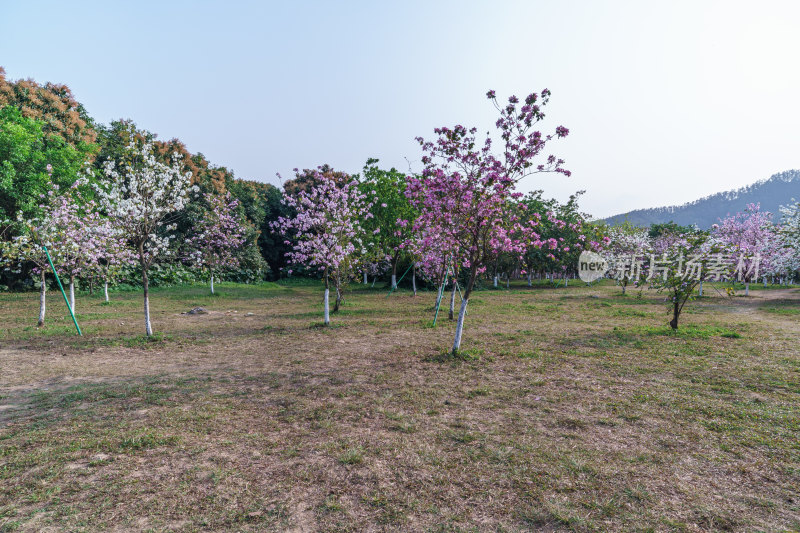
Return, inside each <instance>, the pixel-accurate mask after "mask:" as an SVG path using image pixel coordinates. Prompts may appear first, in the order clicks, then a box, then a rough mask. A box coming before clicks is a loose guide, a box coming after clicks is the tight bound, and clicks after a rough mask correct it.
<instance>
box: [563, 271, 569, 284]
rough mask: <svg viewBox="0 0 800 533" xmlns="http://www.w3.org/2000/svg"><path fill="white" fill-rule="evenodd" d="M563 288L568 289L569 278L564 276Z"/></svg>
mask: <svg viewBox="0 0 800 533" xmlns="http://www.w3.org/2000/svg"><path fill="white" fill-rule="evenodd" d="M564 287H569V278H568V277H567V275H566V274H564Z"/></svg>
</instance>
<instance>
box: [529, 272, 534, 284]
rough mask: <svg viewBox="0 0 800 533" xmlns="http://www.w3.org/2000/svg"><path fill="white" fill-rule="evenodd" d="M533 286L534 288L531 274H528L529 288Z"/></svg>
mask: <svg viewBox="0 0 800 533" xmlns="http://www.w3.org/2000/svg"><path fill="white" fill-rule="evenodd" d="M532 286H533V284H532V282H531V273H530V272H528V287H532Z"/></svg>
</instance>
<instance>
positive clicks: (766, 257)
mask: <svg viewBox="0 0 800 533" xmlns="http://www.w3.org/2000/svg"><path fill="white" fill-rule="evenodd" d="M714 237H715V238H716V239H718V240H719V241H720V242H722V243H723V244H725V245H727V246H728V247H729V248H730V250H731V252H732V253H733V254H734V255H735V256H736V258H737V265H736V270H737V272H738V274H739V275H738V277H739V278H740V279H741V281H743V282H744V287H745V289H744V290H745V296H749V294H750V282H752V281H754V280H755V277H756V276H757V273H761V274H763V273H764V272H768V271H770V270H771V268H772V265H771V262H772V261H773V260H774V259H775V258H776V257H777V256H778V255H779V254H780V250H781V248H783V244H782V242H781V239H780V235H779V233H778V232H777V231H776V230H775V228H774V226H773V225H772V214H771V213H767V212H765V211H761V209H760V206H759V205H758V204H749V205H748V206H747V209H745V210H744V211H742V212H739V213H736V214H735V215H732V216H729V217H727V218H725V219H723V220H721V221H720V223H719V224H715V225H714Z"/></svg>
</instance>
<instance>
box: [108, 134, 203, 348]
mask: <svg viewBox="0 0 800 533" xmlns="http://www.w3.org/2000/svg"><path fill="white" fill-rule="evenodd" d="M181 164H182V161H181V159H180V157H179V156H177V155H176V156H173V158H172V164H171V165H167V164H164V163H161V162H159V161H157V160H156V157H155V155H154V153H153V146H152V144H150V143H149V142H145V143H143V144H139V143H137V142H135V141H134V139H133V138H132V139H131V142H130V144H129V145H128V146H127V148H126V150H125V151H124V154H123V157H122V161H120V162H117V161H114V160H107V161H105V162H104V166H103V169H104V173H105V177H106V183H104V184H103V185H100V186H98V187H97V196H98V199H99V204H100V206H101V208H102V209H103V210H104V211H105V212H106V213H107V214H108V216H109V218H110V219H111V220H112V221H113V223H114V224H115V226H116V227H118V228H120V229H121V230H122V231H123V232H124V234H125V236H126V237H127V240H128V244H129V246H130V247H131V250H132V251H133V253H134V254H135V255H136V257H137V259H138V261H139V266H140V268H141V270H142V287H143V290H144V323H145V333H146V334H147V335H148V336H151V335H152V334H153V327H152V324H151V322H150V296H149V294H150V293H149V282H148V277H147V274H148V270H149V269H150V267H151V266H152V265H153V264H154V263H155V262H156V261H157V260H158V259H159V258H160V257H162V256H164V255H166V254H167V253H168V251H169V244H170V240H171V239H172V236H171V235H170V234H169V232H170V231H171V230H174V229H175V224H174V220H173V217H174V216H175V214H176V213H177V212H178V211H180V210H181V209H183V208H184V207H185V206H186V204H187V203H188V201H189V194H190V191H191V190H195V191H196V190H197V186H194V187H192V186H191V181H190V179H191V172H183V171H182V167H181Z"/></svg>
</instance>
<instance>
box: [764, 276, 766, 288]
mask: <svg viewBox="0 0 800 533" xmlns="http://www.w3.org/2000/svg"><path fill="white" fill-rule="evenodd" d="M764 288H765V289H766V288H767V276H764Z"/></svg>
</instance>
